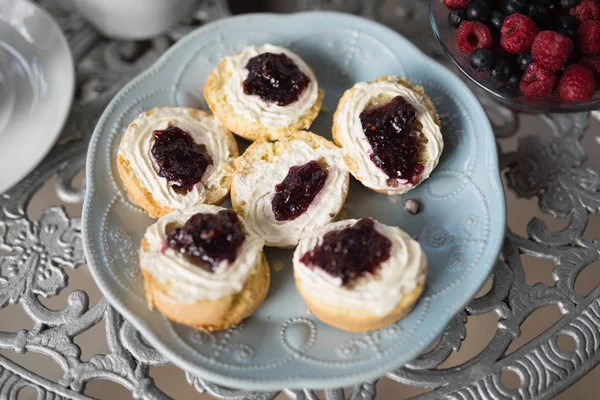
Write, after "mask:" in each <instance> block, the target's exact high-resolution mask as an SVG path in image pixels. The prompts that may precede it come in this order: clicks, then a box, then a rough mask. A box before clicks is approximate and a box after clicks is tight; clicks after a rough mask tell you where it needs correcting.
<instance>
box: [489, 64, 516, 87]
mask: <svg viewBox="0 0 600 400" xmlns="http://www.w3.org/2000/svg"><path fill="white" fill-rule="evenodd" d="M511 72H512V71H511V69H510V66H509V65H508V63H507V62H506V61H505V60H498V62H496V65H494V68H492V70H491V71H490V79H491V80H493V81H496V82H506V81H507V80H508V78H510V74H511Z"/></svg>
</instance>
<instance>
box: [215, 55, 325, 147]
mask: <svg viewBox="0 0 600 400" xmlns="http://www.w3.org/2000/svg"><path fill="white" fill-rule="evenodd" d="M323 96H324V92H323V90H321V89H319V85H318V82H317V78H316V76H315V74H314V72H313V71H312V69H311V68H310V67H309V66H308V65H307V64H306V63H305V62H304V61H303V60H302V58H300V57H299V56H298V55H297V54H295V53H293V52H292V51H290V50H288V49H286V48H283V47H279V46H274V45H271V44H264V45H262V46H249V47H246V48H245V49H243V50H241V51H240V52H238V53H235V54H232V55H229V56H227V57H225V58H223V59H222V60H221V61H220V62H219V64H218V65H217V66H216V68H215V69H214V70H213V71H212V72H211V73H210V75H209V76H208V79H207V81H206V85H205V86H204V98H205V99H206V102H207V103H208V105H209V107H210V109H211V110H212V112H213V113H214V114H215V116H216V117H217V118H218V119H219V120H220V121H221V122H222V123H223V125H225V126H226V127H227V128H228V129H230V130H231V131H232V132H235V133H236V134H238V135H240V136H242V137H244V138H246V139H249V140H256V139H258V138H259V137H261V136H264V137H266V138H268V139H277V138H279V137H282V136H285V135H286V134H287V133H289V132H293V131H296V130H301V129H308V128H309V127H310V125H311V123H312V122H313V120H314V119H315V118H316V117H317V114H318V113H319V110H320V108H321V104H322V102H323Z"/></svg>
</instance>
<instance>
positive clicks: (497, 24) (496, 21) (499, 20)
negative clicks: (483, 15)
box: [489, 10, 506, 30]
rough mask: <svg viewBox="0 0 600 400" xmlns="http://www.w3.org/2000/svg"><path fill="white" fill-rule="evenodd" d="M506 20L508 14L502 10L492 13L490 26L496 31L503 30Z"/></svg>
mask: <svg viewBox="0 0 600 400" xmlns="http://www.w3.org/2000/svg"><path fill="white" fill-rule="evenodd" d="M504 18H506V14H505V13H504V11H501V10H494V11H492V15H491V16H490V21H489V22H490V25H491V27H492V28H494V29H496V30H500V29H501V28H502V24H503V23H504Z"/></svg>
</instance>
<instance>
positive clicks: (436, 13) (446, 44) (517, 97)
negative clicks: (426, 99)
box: [429, 0, 600, 113]
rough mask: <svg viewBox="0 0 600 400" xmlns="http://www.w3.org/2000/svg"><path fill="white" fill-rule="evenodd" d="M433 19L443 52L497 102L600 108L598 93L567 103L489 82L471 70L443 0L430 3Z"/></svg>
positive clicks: (534, 108)
mask: <svg viewBox="0 0 600 400" xmlns="http://www.w3.org/2000/svg"><path fill="white" fill-rule="evenodd" d="M429 8H430V19H431V26H432V28H433V33H434V34H435V37H436V38H437V40H438V41H439V43H440V45H441V46H442V49H443V50H444V52H445V53H446V55H447V56H448V57H449V58H450V60H451V61H452V62H453V63H454V65H455V66H456V67H457V68H458V69H459V70H460V72H462V73H463V74H464V75H465V76H467V77H468V78H469V79H471V80H472V81H473V82H474V83H475V84H477V85H478V86H479V87H481V88H482V89H484V90H485V91H486V92H488V93H489V94H490V95H491V96H492V97H493V98H494V99H496V100H498V101H499V102H501V103H503V104H505V105H506V106H507V107H510V108H514V109H518V110H521V111H529V112H552V113H565V112H580V111H591V110H597V109H600V92H596V94H595V95H594V97H593V98H592V100H590V101H589V102H574V103H565V102H563V101H562V100H561V99H560V98H559V97H558V95H557V94H553V95H552V96H550V97H547V98H545V99H531V98H528V97H525V96H523V95H522V94H521V93H520V92H519V91H518V90H514V89H510V88H508V87H505V86H502V85H500V84H496V83H495V82H492V81H491V80H489V79H488V76H487V73H481V72H477V71H474V70H473V69H471V66H470V65H469V57H468V56H467V55H465V54H463V53H461V52H460V50H459V49H458V47H457V45H456V41H455V35H456V29H455V28H452V27H451V26H450V24H449V23H448V13H449V10H448V9H447V8H446V6H445V5H444V3H443V1H442V0H430V1H429Z"/></svg>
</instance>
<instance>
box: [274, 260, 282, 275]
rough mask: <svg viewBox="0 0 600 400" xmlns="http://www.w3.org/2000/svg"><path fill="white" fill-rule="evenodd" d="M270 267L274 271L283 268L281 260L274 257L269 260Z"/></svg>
mask: <svg viewBox="0 0 600 400" xmlns="http://www.w3.org/2000/svg"><path fill="white" fill-rule="evenodd" d="M271 269H272V270H273V271H275V272H279V271H281V270H282V269H283V261H281V260H279V259H275V260H272V261H271Z"/></svg>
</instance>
